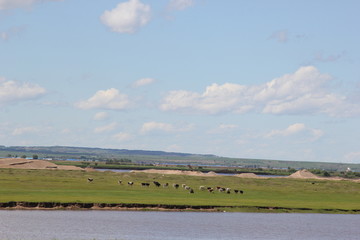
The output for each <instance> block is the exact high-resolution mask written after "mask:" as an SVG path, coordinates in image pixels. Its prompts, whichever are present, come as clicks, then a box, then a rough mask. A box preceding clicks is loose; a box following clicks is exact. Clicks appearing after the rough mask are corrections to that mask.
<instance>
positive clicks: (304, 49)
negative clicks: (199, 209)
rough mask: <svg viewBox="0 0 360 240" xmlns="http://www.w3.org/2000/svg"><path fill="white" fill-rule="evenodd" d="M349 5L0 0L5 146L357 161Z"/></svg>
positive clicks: (358, 49)
mask: <svg viewBox="0 0 360 240" xmlns="http://www.w3.org/2000/svg"><path fill="white" fill-rule="evenodd" d="M358 9H360V3H359V2H358V1H355V0H353V1H351V0H347V1H345V2H344V1H322V0H318V1H310V0H305V1H281V0H278V1H276V0H275V1H264V0H262V1H240V0H227V1H218V0H157V1H150V0H128V1H120V0H117V1H114V0H107V1H96V0H91V1H89V0H77V1H74V0H73V1H70V0H0V144H2V145H6V146H52V145H66V146H85V147H102V148H121V149H122V148H126V149H143V150H162V151H175V152H188V153H206V154H215V155H219V156H225V157H244V158H264V159H278V160H302V161H327V162H348V163H360V127H359V123H360V121H359V117H360V58H359V56H360V46H359V42H360V32H359V29H358V24H359V22H360V15H359V14H358Z"/></svg>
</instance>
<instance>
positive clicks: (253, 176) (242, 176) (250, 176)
mask: <svg viewBox="0 0 360 240" xmlns="http://www.w3.org/2000/svg"><path fill="white" fill-rule="evenodd" d="M234 176H235V177H240V178H261V177H259V176H258V175H256V174H255V173H240V174H236V175H234Z"/></svg>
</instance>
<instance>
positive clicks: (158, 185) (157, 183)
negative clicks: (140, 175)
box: [153, 181, 161, 187]
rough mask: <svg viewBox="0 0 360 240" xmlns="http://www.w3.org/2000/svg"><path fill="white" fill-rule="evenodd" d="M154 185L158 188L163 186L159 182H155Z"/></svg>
mask: <svg viewBox="0 0 360 240" xmlns="http://www.w3.org/2000/svg"><path fill="white" fill-rule="evenodd" d="M153 183H154V184H155V186H157V187H160V186H161V184H160V183H159V182H157V181H153Z"/></svg>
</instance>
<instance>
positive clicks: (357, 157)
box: [344, 152, 360, 163]
mask: <svg viewBox="0 0 360 240" xmlns="http://www.w3.org/2000/svg"><path fill="white" fill-rule="evenodd" d="M344 159H345V160H346V161H347V162H350V163H358V162H359V161H360V152H350V153H347V154H346V155H345V156H344Z"/></svg>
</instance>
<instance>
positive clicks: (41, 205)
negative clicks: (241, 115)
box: [0, 201, 360, 214]
mask: <svg viewBox="0 0 360 240" xmlns="http://www.w3.org/2000/svg"><path fill="white" fill-rule="evenodd" d="M1 210H66V211H84V210H85V211H86V210H89V211H91V210H101V211H160V212H166V211H168V212H252V213H328V214H360V209H311V208H288V207H274V206H211V205H167V204H139V203H79V202H70V203H60V202H25V201H10V202H3V203H0V211H1Z"/></svg>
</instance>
